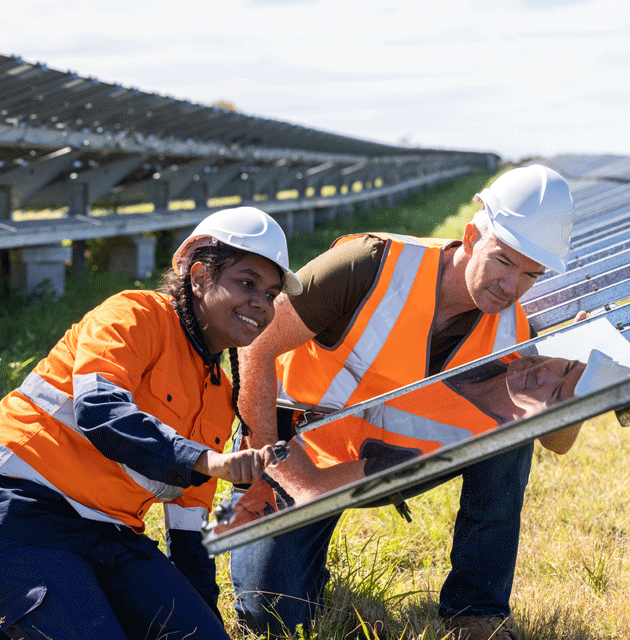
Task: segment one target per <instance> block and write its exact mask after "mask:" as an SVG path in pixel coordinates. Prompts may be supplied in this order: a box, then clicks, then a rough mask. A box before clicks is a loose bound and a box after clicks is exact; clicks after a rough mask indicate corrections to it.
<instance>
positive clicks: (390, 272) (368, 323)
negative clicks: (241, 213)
mask: <svg viewBox="0 0 630 640" xmlns="http://www.w3.org/2000/svg"><path fill="white" fill-rule="evenodd" d="M371 235H375V236H377V237H379V238H381V239H383V240H386V247H385V250H384V252H383V258H382V260H381V264H380V267H379V272H378V274H377V277H376V280H375V282H374V284H373V286H372V289H371V291H370V293H369V294H368V296H367V297H366V298H365V300H364V301H363V303H362V304H361V305H360V307H359V308H358V310H357V311H356V313H355V315H354V317H353V319H352V320H351V322H350V325H349V327H348V329H347V331H346V335H345V338H344V339H343V341H342V342H341V343H340V344H338V345H336V346H335V347H333V348H328V347H325V346H323V345H321V344H318V343H317V341H316V340H310V341H308V342H307V343H306V344H304V345H301V346H300V347H298V348H297V349H295V350H293V351H290V352H288V353H286V354H283V355H281V356H279V357H278V358H277V360H276V373H277V377H278V398H279V399H282V400H283V401H285V402H288V403H291V402H295V403H298V406H299V405H309V406H313V407H324V408H327V409H333V410H338V409H341V408H343V407H347V406H350V405H354V404H356V403H358V402H362V401H364V400H368V399H370V398H374V397H376V396H379V395H381V394H383V393H386V392H388V391H392V390H394V389H398V388H400V387H403V386H405V385H408V384H411V383H413V382H416V381H418V380H422V379H424V378H426V376H427V374H428V368H429V347H430V343H431V335H432V332H433V323H434V316H435V313H436V305H437V297H438V290H439V282H440V274H441V263H442V250H443V248H444V246H445V245H447V244H449V242H450V241H447V240H436V239H421V238H413V237H411V236H400V235H393V234H381V233H378V234H371ZM354 237H356V236H344V237H343V238H340V239H339V240H337V242H344V241H348V240H350V239H352V238H354ZM529 338H530V328H529V324H528V322H527V318H526V316H525V312H524V311H523V309H522V307H521V306H520V304H519V303H516V304H515V305H512V306H511V307H509V308H508V309H506V310H504V311H502V312H501V313H500V314H497V315H488V314H481V315H480V317H479V318H478V320H477V321H476V323H475V325H474V326H473V328H472V330H471V332H470V333H469V335H468V336H467V337H466V338H465V339H464V340H463V341H462V343H460V344H459V345H458V346H457V347H456V348H455V349H454V351H453V352H452V353H451V355H450V357H449V360H448V362H447V363H446V366H445V369H451V368H454V367H457V366H459V365H462V364H465V363H467V362H471V361H472V360H476V359H477V358H481V357H483V356H486V355H489V354H490V353H493V352H496V351H500V350H503V349H505V348H508V347H511V346H515V345H516V344H518V343H520V342H525V341H527V340H528V339H529ZM309 433H310V432H306V433H304V434H303V437H304V440H305V441H306V442H308V440H309ZM402 446H405V445H404V444H403V445H402ZM322 456H323V457H333V458H334V457H336V456H335V455H334V454H333V452H331V451H328V452H326V453H324V452H322ZM339 457H340V458H344V459H345V454H343V453H340V454H339Z"/></svg>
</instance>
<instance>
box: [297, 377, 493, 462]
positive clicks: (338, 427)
mask: <svg viewBox="0 0 630 640" xmlns="http://www.w3.org/2000/svg"><path fill="white" fill-rule="evenodd" d="M498 424H499V422H498V420H497V418H496V417H494V416H491V415H489V414H487V413H485V412H483V411H482V410H481V409H479V408H478V407H477V406H475V405H474V404H473V403H472V402H470V401H468V400H467V399H466V398H465V397H463V396H461V395H460V394H459V393H457V392H456V391H454V390H453V389H451V388H450V387H448V386H447V385H446V384H444V383H443V382H434V383H433V384H430V385H428V386H426V387H422V388H421V389H416V390H414V391H411V392H409V393H408V394H405V395H403V396H399V397H397V398H393V399H392V400H388V401H387V402H384V403H383V404H379V405H376V406H375V407H370V408H369V409H365V410H364V411H362V412H360V413H357V414H354V415H351V416H346V417H345V418H342V419H341V420H338V421H335V422H330V423H328V424H325V425H323V426H321V427H319V428H316V429H313V430H311V431H308V432H305V433H303V434H302V435H301V436H298V439H299V440H302V443H303V445H304V447H305V450H306V453H307V454H308V455H309V457H310V458H311V459H312V460H313V461H314V462H315V464H316V465H317V466H318V467H329V466H332V465H334V464H339V463H341V462H350V461H352V460H360V459H363V458H369V457H371V454H370V452H369V450H367V449H364V447H365V446H366V444H368V443H374V442H377V443H381V444H387V445H392V446H393V447H394V448H396V449H407V450H410V451H413V452H415V454H416V455H421V454H427V453H431V452H433V451H436V450H437V449H439V448H441V447H444V446H447V445H450V444H454V443H456V442H460V441H462V440H465V439H467V438H470V437H471V436H474V435H479V434H481V433H484V432H486V431H490V430H492V429H495V428H496V427H497V426H498Z"/></svg>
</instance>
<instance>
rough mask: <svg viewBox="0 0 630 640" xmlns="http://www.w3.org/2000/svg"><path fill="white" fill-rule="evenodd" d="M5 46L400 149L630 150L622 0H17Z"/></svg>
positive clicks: (629, 35) (628, 50) (542, 153)
mask: <svg viewBox="0 0 630 640" xmlns="http://www.w3.org/2000/svg"><path fill="white" fill-rule="evenodd" d="M2 17H3V22H4V28H3V29H2V34H1V35H0V53H1V54H3V55H18V56H20V57H22V58H23V59H24V60H25V61H26V62H41V63H44V64H46V65H47V66H48V67H50V68H53V69H58V70H61V71H72V72H76V73H78V74H79V75H81V76H91V77H94V78H97V79H98V80H101V81H106V82H115V83H118V84H121V85H123V86H125V87H136V88H138V89H141V90H143V91H148V92H152V93H159V94H162V95H168V96H173V97H175V98H179V99H185V100H190V101H192V102H195V103H200V104H205V105H210V104H213V103H216V102H217V101H221V100H226V101H228V102H230V103H232V104H233V105H234V106H235V107H236V109H237V110H239V111H241V112H242V113H245V114H247V115H255V116H261V117H264V118H272V119H275V120H282V121H287V122H291V123H295V124H300V125H305V126H308V127H313V128H316V129H320V130H324V131H330V132H334V133H340V134H343V135H348V136H351V137H356V138H362V139H366V140H374V141H378V142H384V143H388V144H395V145H400V144H403V145H409V146H412V147H430V148H440V149H460V150H466V151H469V150H473V151H484V152H485V151H491V152H495V153H498V154H499V155H501V156H502V157H503V158H504V159H506V160H519V159H523V158H526V157H530V156H536V157H553V156H554V155H558V154H564V153H589V154H602V153H613V154H618V155H630V83H629V82H628V79H629V78H630V5H627V4H626V3H625V2H624V1H623V0H575V1H573V0H432V1H431V2H427V1H426V0H224V1H222V2H218V1H217V0H205V1H204V2H200V1H198V0H190V1H187V0H152V1H151V2H146V1H143V2H140V1H138V0H97V1H94V0H63V1H61V0H47V1H46V2H42V0H20V2H12V3H5V4H4V5H3V8H2Z"/></svg>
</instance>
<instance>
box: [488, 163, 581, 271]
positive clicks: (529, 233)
mask: <svg viewBox="0 0 630 640" xmlns="http://www.w3.org/2000/svg"><path fill="white" fill-rule="evenodd" d="M477 196H478V197H479V198H480V199H481V200H482V201H483V203H484V207H485V210H486V213H487V215H488V218H489V220H490V224H491V226H492V229H493V231H494V232H495V234H496V235H497V237H498V238H499V239H500V240H502V241H503V242H505V244H507V245H508V246H510V247H512V248H513V249H516V251H518V252H519V253H522V254H523V255H525V256H527V257H528V258H531V259H532V260H535V261H536V262H538V263H539V264H542V265H544V266H546V267H549V268H550V269H553V270H554V271H557V272H559V273H563V272H565V271H566V270H567V265H566V256H567V253H568V252H569V240H570V235H571V227H572V226H573V198H572V197H571V193H570V192H569V185H568V184H567V181H566V180H565V179H564V178H563V177H562V176H561V175H560V174H559V173H557V172H555V171H553V170H552V169H549V168H548V167H543V166H542V165H540V164H533V165H530V166H528V167H520V168H518V169H512V170H510V171H507V172H506V173H504V174H503V175H501V176H499V177H498V178H497V179H496V180H495V181H494V182H493V183H492V184H491V185H490V186H489V187H487V188H485V189H484V190H483V191H482V192H481V193H479V194H477Z"/></svg>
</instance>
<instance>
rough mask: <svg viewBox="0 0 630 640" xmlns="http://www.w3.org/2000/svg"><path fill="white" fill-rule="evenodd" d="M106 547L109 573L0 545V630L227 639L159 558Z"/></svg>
mask: <svg viewBox="0 0 630 640" xmlns="http://www.w3.org/2000/svg"><path fill="white" fill-rule="evenodd" d="M108 544H109V545H111V547H113V548H110V551H111V552H112V557H113V558H114V562H113V563H112V564H111V566H109V565H107V564H103V563H101V562H98V561H96V560H94V559H91V558H88V557H86V556H83V555H81V554H79V553H74V552H72V551H68V550H65V549H58V548H45V547H41V546H35V545H28V544H23V543H21V542H18V541H15V540H11V539H8V538H0V569H1V570H0V629H2V630H3V631H4V633H5V634H6V635H7V636H8V637H9V638H12V639H17V638H24V639H29V638H37V639H38V640H41V638H50V639H51V640H154V639H156V638H168V639H169V640H177V639H182V638H203V640H213V639H217V640H229V638H228V635H227V633H226V632H225V629H224V628H223V625H222V624H221V623H220V622H219V620H218V619H217V617H216V616H215V614H214V613H213V612H212V611H211V609H210V607H209V606H208V605H207V604H206V602H205V601H204V600H203V599H202V598H201V596H200V595H199V594H198V593H197V591H195V589H194V588H193V587H192V585H191V584H190V582H189V581H188V580H187V579H186V578H185V577H184V576H183V575H182V574H181V573H180V572H179V571H178V570H177V569H176V568H175V566H174V565H173V564H172V563H171V562H170V561H169V560H168V559H167V558H166V556H165V555H164V554H163V553H162V552H160V551H159V550H158V549H156V550H155V553H154V554H153V555H152V556H151V557H148V556H147V555H146V554H141V553H138V551H137V550H135V549H133V548H131V547H128V546H127V545H125V544H124V542H121V543H116V542H113V541H110V542H109V543H108ZM0 637H2V635H1V632H0Z"/></svg>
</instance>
